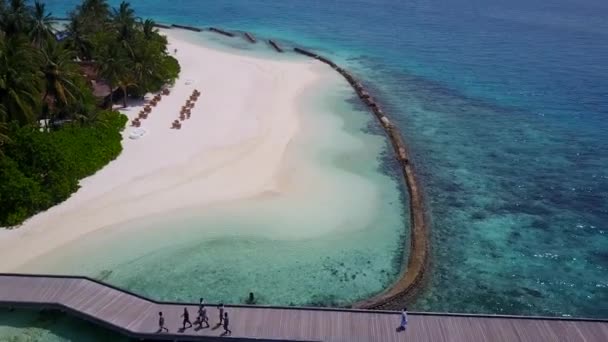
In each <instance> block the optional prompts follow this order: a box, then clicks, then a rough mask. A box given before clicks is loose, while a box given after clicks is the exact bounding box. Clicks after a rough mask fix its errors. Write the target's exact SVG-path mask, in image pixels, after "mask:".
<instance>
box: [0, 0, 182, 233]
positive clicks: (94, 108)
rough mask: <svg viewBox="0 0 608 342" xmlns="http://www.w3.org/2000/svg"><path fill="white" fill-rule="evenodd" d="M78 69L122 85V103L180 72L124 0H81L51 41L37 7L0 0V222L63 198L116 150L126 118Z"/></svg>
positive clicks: (47, 17) (46, 16)
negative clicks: (61, 35) (63, 34)
mask: <svg viewBox="0 0 608 342" xmlns="http://www.w3.org/2000/svg"><path fill="white" fill-rule="evenodd" d="M81 61H86V62H87V63H86V65H85V63H82V62H81ZM86 68H94V69H95V70H94V71H96V73H97V75H93V77H97V80H98V81H105V82H107V83H108V84H109V85H110V88H111V89H112V90H116V89H117V88H119V89H121V90H122V92H123V94H124V96H123V99H124V102H123V103H124V105H125V106H126V104H127V102H126V99H127V95H131V96H141V95H144V94H145V93H148V92H155V91H158V90H160V89H161V88H162V87H163V86H164V85H165V84H167V83H172V82H174V81H175V79H176V78H177V76H178V74H179V72H180V67H179V64H178V63H177V60H175V59H174V58H173V57H171V56H169V54H168V52H167V40H166V38H165V37H163V36H161V35H160V34H159V33H158V30H156V28H155V24H154V22H153V21H152V20H145V21H142V20H141V19H139V18H138V17H137V16H136V15H135V12H134V11H133V9H132V8H131V6H130V5H129V4H128V3H127V2H122V3H121V4H120V5H119V6H118V7H117V8H115V9H112V8H110V6H109V5H108V3H107V2H106V0H83V2H82V3H81V4H80V5H79V6H77V7H76V9H75V10H74V11H72V12H71V13H70V23H69V24H68V26H67V38H66V39H65V40H64V41H62V42H57V41H56V40H55V36H54V31H53V20H52V16H51V14H50V13H48V12H47V11H46V9H45V6H44V4H42V3H41V2H38V1H35V2H34V3H33V5H31V6H30V5H28V2H27V1H26V0H0V226H6V225H15V224H19V223H20V222H22V221H23V220H24V219H26V218H27V217H29V216H30V215H33V214H35V213H37V212H39V211H41V210H46V209H47V208H49V207H50V206H52V205H54V204H56V203H59V202H61V201H63V200H65V199H67V198H68V197H69V196H70V195H71V194H72V193H73V192H74V191H76V190H77V189H78V181H79V180H80V179H81V178H83V177H86V176H88V175H91V174H93V173H94V172H96V171H97V170H99V169H100V168H101V167H103V166H104V165H106V164H107V163H108V162H109V161H111V160H112V159H114V158H116V156H118V154H120V151H121V148H122V147H121V144H120V141H121V135H120V131H121V130H122V129H123V127H124V125H125V124H126V121H127V119H126V117H125V116H124V115H120V114H118V113H116V112H112V111H103V110H101V109H100V108H98V104H100V102H101V101H100V100H99V99H96V98H95V96H94V95H93V90H92V87H91V84H90V82H89V80H88V79H86V78H85V77H84V76H83V72H84V71H87V74H89V75H90V74H92V73H91V72H90V71H91V69H88V70H87V69H86ZM93 74H94V72H93ZM113 93H114V92H112V94H113ZM40 122H44V124H42V126H43V127H40V126H41V124H40Z"/></svg>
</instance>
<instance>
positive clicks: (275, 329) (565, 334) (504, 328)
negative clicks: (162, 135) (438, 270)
mask: <svg viewBox="0 0 608 342" xmlns="http://www.w3.org/2000/svg"><path fill="white" fill-rule="evenodd" d="M169 281H170V280H169ZM0 306H3V307H14V308H31V309H58V310H62V311H65V312H67V313H69V314H71V315H73V316H76V317H79V318H81V319H84V320H87V321H90V322H92V323H94V324H98V325H100V326H102V327H105V328H107V329H111V330H113V331H116V332H119V333H122V334H124V335H126V336H129V337H131V338H134V339H145V340H172V341H217V340H220V339H222V338H221V336H220V335H221V333H222V331H223V329H222V328H219V327H218V328H215V325H216V324H217V322H218V312H217V309H216V308H215V307H213V306H212V305H210V304H208V305H207V312H208V315H209V317H210V324H211V327H210V328H207V329H201V330H196V329H194V328H190V329H186V330H185V331H180V330H179V328H180V327H181V325H182V324H181V318H180V315H181V313H182V311H183V310H184V307H187V308H188V310H189V311H190V317H191V320H192V321H194V319H195V318H196V312H197V306H196V305H195V304H186V303H171V302H158V301H155V300H152V299H148V298H145V297H143V296H140V295H137V294H135V293H131V292H129V291H126V290H123V289H120V288H117V287H114V286H112V285H108V284H104V283H102V282H99V281H96V280H93V279H90V278H86V277H75V276H53V275H27V274H0ZM159 311H162V312H163V315H164V316H165V319H166V326H167V328H169V332H168V333H157V330H158V312H159ZM226 312H228V315H229V316H230V322H231V323H230V329H231V330H232V335H231V336H230V337H231V339H233V340H237V341H254V340H264V341H271V340H277V341H278V340H281V341H285V340H288V341H383V342H391V341H417V342H426V341H428V342H442V341H450V342H456V341H463V342H464V341H466V342H477V341H480V342H481V341H505V342H506V341H509V342H517V341H522V342H523V341H525V342H541V341H564V342H565V341H568V342H578V341H580V342H583V341H585V342H596V341H597V342H600V341H601V342H605V341H608V321H603V320H584V319H579V320H574V319H572V320H564V319H554V318H531V317H528V318H527V317H517V316H476V315H447V314H423V313H411V314H410V315H409V324H408V329H407V331H406V332H400V333H398V332H396V331H395V328H396V327H397V325H398V324H399V319H400V316H399V313H398V312H394V311H378V310H375V311H372V310H369V311H368V310H342V309H321V308H297V307H264V306H246V305H227V306H226Z"/></svg>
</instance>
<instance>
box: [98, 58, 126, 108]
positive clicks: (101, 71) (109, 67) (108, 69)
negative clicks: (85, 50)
mask: <svg viewBox="0 0 608 342" xmlns="http://www.w3.org/2000/svg"><path fill="white" fill-rule="evenodd" d="M96 66H97V74H98V75H99V76H101V77H102V78H103V79H104V80H105V81H106V82H107V83H108V85H109V86H110V103H114V87H115V86H116V85H117V84H118V82H119V79H120V77H121V75H122V74H123V73H124V72H125V62H124V57H123V56H122V55H121V54H120V50H119V49H117V48H115V46H110V47H106V48H105V49H104V50H103V51H102V52H101V53H100V55H99V58H97V63H96Z"/></svg>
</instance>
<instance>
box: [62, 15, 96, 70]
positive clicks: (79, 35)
mask: <svg viewBox="0 0 608 342" xmlns="http://www.w3.org/2000/svg"><path fill="white" fill-rule="evenodd" d="M67 31H68V36H67V38H66V40H65V45H66V47H67V48H68V49H70V50H72V51H74V52H75V53H76V56H77V57H78V58H79V59H80V60H83V61H88V60H91V57H92V51H93V43H92V42H91V40H90V39H89V37H87V35H86V34H85V31H84V26H83V24H82V19H80V18H77V17H73V18H72V20H71V21H70V23H69V24H68V27H67Z"/></svg>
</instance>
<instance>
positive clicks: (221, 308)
mask: <svg viewBox="0 0 608 342" xmlns="http://www.w3.org/2000/svg"><path fill="white" fill-rule="evenodd" d="M217 309H218V310H219V312H220V322H219V323H218V325H220V326H221V325H222V323H223V322H224V304H222V303H220V305H218V306H217Z"/></svg>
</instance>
